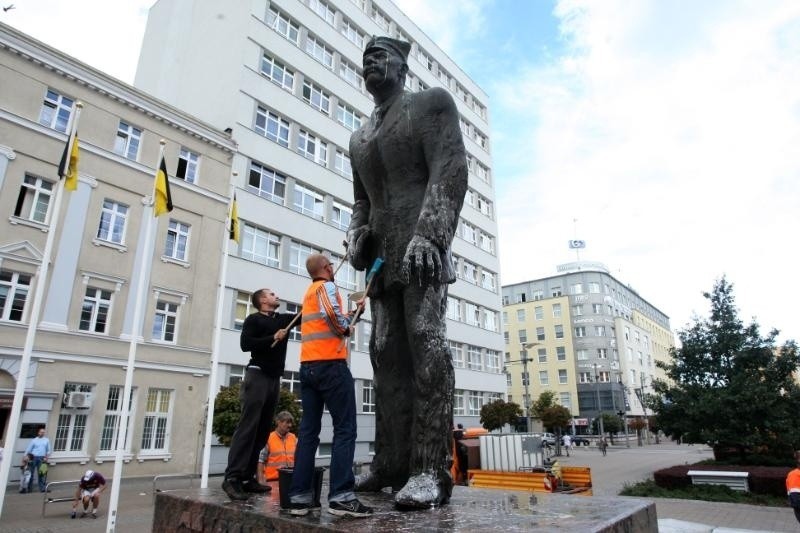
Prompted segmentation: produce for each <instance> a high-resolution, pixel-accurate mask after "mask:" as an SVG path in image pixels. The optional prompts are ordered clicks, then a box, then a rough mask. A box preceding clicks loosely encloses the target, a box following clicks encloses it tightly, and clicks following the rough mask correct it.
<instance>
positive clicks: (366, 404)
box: [361, 379, 375, 413]
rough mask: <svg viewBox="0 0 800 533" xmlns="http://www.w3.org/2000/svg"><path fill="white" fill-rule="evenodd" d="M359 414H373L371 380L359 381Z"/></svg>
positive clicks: (373, 402)
mask: <svg viewBox="0 0 800 533" xmlns="http://www.w3.org/2000/svg"><path fill="white" fill-rule="evenodd" d="M361 412H362V413H374V412H375V389H374V388H372V380H371V379H363V380H361Z"/></svg>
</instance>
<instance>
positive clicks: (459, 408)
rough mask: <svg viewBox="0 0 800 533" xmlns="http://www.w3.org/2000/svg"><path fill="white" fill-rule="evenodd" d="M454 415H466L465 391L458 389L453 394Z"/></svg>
mask: <svg viewBox="0 0 800 533" xmlns="http://www.w3.org/2000/svg"><path fill="white" fill-rule="evenodd" d="M453 414H454V415H463V414H464V391H463V390H462V389H456V390H455V391H454V392H453Z"/></svg>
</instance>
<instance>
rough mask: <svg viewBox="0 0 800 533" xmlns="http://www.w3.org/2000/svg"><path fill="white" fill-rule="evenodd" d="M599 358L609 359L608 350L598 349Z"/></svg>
mask: <svg viewBox="0 0 800 533" xmlns="http://www.w3.org/2000/svg"><path fill="white" fill-rule="evenodd" d="M597 358H598V359H608V350H607V349H606V348H598V349H597Z"/></svg>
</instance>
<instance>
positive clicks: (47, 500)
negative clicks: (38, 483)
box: [42, 479, 111, 517]
mask: <svg viewBox="0 0 800 533" xmlns="http://www.w3.org/2000/svg"><path fill="white" fill-rule="evenodd" d="M107 481H111V480H107ZM80 482H81V480H80V479H75V480H73V481H51V482H50V483H48V484H47V485H46V486H45V489H44V499H43V500H42V517H44V516H45V511H46V510H47V504H48V503H56V502H73V501H75V493H71V494H70V495H69V497H66V496H61V497H57V498H56V497H53V496H51V495H50V493H51V491H52V490H53V489H54V488H58V487H61V486H62V485H71V486H72V487H77V486H78V483H80Z"/></svg>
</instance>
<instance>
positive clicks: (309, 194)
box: [292, 183, 325, 269]
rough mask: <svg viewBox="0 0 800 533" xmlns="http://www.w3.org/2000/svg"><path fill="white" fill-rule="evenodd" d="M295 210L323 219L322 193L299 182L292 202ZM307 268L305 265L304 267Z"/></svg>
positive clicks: (295, 187) (323, 204)
mask: <svg viewBox="0 0 800 533" xmlns="http://www.w3.org/2000/svg"><path fill="white" fill-rule="evenodd" d="M292 207H294V210H295V211H298V212H300V213H303V214H304V215H306V216H310V217H312V218H316V219H317V220H322V219H323V215H324V209H325V202H324V200H323V198H322V195H321V194H319V193H318V192H316V191H313V190H311V189H309V188H308V187H304V186H303V185H300V184H299V183H295V186H294V203H293V204H292ZM303 268H304V269H305V267H303Z"/></svg>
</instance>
